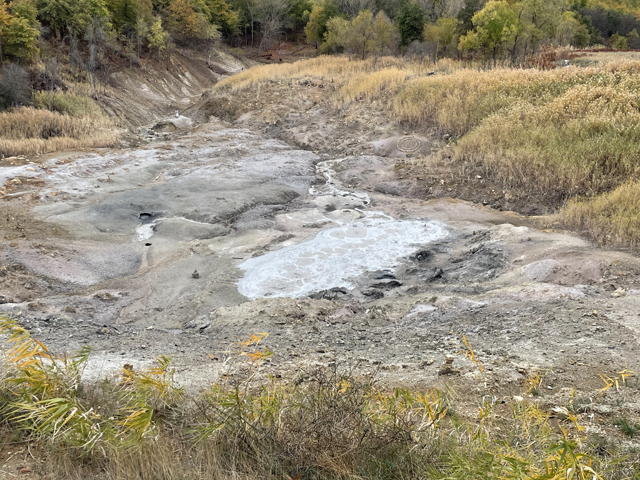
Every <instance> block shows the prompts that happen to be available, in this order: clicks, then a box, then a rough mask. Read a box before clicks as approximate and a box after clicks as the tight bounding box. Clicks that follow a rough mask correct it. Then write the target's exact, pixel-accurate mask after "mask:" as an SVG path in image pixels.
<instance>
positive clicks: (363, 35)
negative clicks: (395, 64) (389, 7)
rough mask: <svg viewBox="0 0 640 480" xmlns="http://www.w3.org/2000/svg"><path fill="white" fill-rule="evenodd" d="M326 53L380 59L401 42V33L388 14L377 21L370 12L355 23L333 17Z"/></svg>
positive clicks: (378, 15) (362, 14)
mask: <svg viewBox="0 0 640 480" xmlns="http://www.w3.org/2000/svg"><path fill="white" fill-rule="evenodd" d="M327 28H328V30H327V33H326V34H325V42H324V44H323V50H324V51H337V52H339V51H342V50H343V49H344V50H346V51H348V52H349V53H353V54H356V55H358V56H359V57H360V58H362V59H363V60H364V59H365V58H366V57H367V55H371V54H374V55H380V54H382V53H385V52H388V51H390V50H392V49H393V48H394V47H395V46H396V45H397V42H398V33H397V30H396V29H395V27H394V25H393V23H391V20H389V18H388V17H387V16H386V15H385V13H384V12H378V14H377V15H376V16H375V17H374V16H373V14H372V13H371V11H370V10H363V11H361V12H360V14H359V15H358V16H357V17H356V18H354V19H353V20H352V21H350V22H349V21H348V20H345V19H344V18H341V17H333V18H332V19H330V20H329V22H327Z"/></svg>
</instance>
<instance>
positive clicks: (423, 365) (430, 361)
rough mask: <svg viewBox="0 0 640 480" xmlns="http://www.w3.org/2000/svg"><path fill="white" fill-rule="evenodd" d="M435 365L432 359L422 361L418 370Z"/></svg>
mask: <svg viewBox="0 0 640 480" xmlns="http://www.w3.org/2000/svg"><path fill="white" fill-rule="evenodd" d="M434 363H435V360H434V359H433V358H430V359H429V360H423V361H421V362H420V364H419V365H418V367H419V368H424V367H427V366H429V365H433V364H434Z"/></svg>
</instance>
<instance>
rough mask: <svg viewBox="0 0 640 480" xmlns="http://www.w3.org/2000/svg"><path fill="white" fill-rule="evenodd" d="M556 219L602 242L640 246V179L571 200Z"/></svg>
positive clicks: (633, 246)
mask: <svg viewBox="0 0 640 480" xmlns="http://www.w3.org/2000/svg"><path fill="white" fill-rule="evenodd" d="M557 219H558V220H559V221H560V222H561V223H562V224H564V225H566V226H568V227H569V228H572V229H575V230H578V231H584V232H585V233H587V234H588V235H589V236H591V237H592V238H594V239H596V240H597V241H598V242H599V243H601V244H617V245H623V246H628V247H632V248H637V247H638V246H640V183H639V182H629V183H625V184H623V185H621V186H620V187H618V188H616V189H615V190H613V191H611V192H608V193H604V194H602V195H600V196H598V197H595V198H576V199H573V200H571V201H570V202H569V203H568V204H567V206H566V208H565V209H564V210H563V211H562V212H561V213H560V214H559V215H558V217H557Z"/></svg>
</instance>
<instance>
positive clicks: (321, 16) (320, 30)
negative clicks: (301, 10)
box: [304, 0, 341, 45]
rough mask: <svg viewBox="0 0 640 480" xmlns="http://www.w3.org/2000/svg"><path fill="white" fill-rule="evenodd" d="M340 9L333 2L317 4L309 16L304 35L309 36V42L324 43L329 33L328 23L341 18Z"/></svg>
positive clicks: (329, 0) (328, 0)
mask: <svg viewBox="0 0 640 480" xmlns="http://www.w3.org/2000/svg"><path fill="white" fill-rule="evenodd" d="M340 16H341V15H340V12H339V11H338V7H336V4H335V3H333V2H332V1H331V0H327V1H325V2H323V3H320V4H317V5H315V6H314V7H313V9H312V10H311V13H310V14H309V22H308V23H307V25H306V26H305V27H304V33H305V35H306V36H307V42H309V43H311V42H316V45H317V44H318V42H322V41H324V37H325V33H327V22H328V21H329V19H331V18H334V17H340Z"/></svg>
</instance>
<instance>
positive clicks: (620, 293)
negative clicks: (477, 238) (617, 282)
mask: <svg viewBox="0 0 640 480" xmlns="http://www.w3.org/2000/svg"><path fill="white" fill-rule="evenodd" d="M626 295H627V291H626V290H625V289H624V288H622V287H620V288H617V289H616V290H615V291H613V292H611V297H612V298H620V297H624V296H626Z"/></svg>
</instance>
